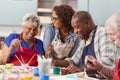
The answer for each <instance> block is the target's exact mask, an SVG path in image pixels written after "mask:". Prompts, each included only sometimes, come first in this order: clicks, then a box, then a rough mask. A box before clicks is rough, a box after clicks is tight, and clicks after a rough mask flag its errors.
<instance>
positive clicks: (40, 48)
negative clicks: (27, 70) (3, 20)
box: [5, 33, 45, 60]
mask: <svg viewBox="0 0 120 80" xmlns="http://www.w3.org/2000/svg"><path fill="white" fill-rule="evenodd" d="M19 35H20V34H16V33H12V34H10V35H9V36H8V37H7V38H6V39H5V44H6V45H7V46H8V47H10V44H11V41H12V40H13V39H17V38H19ZM35 40H36V48H37V49H38V51H39V54H43V55H44V53H45V52H44V48H43V42H42V41H41V40H39V39H36V38H35ZM21 45H22V47H25V48H30V49H34V48H31V47H30V45H29V44H28V43H27V42H26V41H25V40H24V39H22V43H21ZM16 51H17V48H15V49H14V50H13V52H12V54H11V55H10V60H11V59H12V58H13V57H14V55H15V53H16Z"/></svg>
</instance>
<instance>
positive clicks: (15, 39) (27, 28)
mask: <svg viewBox="0 0 120 80" xmlns="http://www.w3.org/2000/svg"><path fill="white" fill-rule="evenodd" d="M39 25H40V19H39V17H38V16H37V15H36V14H33V13H28V14H27V15H26V16H25V17H24V18H23V31H22V32H21V33H20V34H16V33H12V34H10V35H9V36H8V37H7V38H6V40H5V44H4V46H3V54H2V56H1V57H0V64H6V63H13V64H14V65H16V66H20V65H21V64H28V65H30V66H37V65H38V62H37V54H43V53H44V49H43V43H42V41H41V40H39V39H36V38H35V36H36V34H37V32H38V27H39ZM43 55H44V54H43Z"/></svg>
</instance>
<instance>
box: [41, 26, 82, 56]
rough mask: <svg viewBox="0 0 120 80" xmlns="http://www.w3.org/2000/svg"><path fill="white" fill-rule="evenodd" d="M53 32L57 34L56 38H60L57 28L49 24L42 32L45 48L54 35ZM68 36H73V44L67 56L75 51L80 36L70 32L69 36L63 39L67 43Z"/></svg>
mask: <svg viewBox="0 0 120 80" xmlns="http://www.w3.org/2000/svg"><path fill="white" fill-rule="evenodd" d="M55 34H57V35H58V38H59V39H60V34H59V30H58V29H56V28H55V27H54V26H53V25H51V24H50V25H49V26H48V27H47V29H46V30H45V33H44V38H43V45H44V49H45V48H46V46H47V45H49V44H51V42H52V40H53V39H54V37H55ZM70 37H73V41H74V46H73V48H72V50H71V52H70V55H69V57H72V56H73V54H74V53H75V52H76V50H77V48H78V47H79V44H78V43H79V42H80V38H79V36H78V35H77V34H75V33H73V32H70V36H69V37H68V38H67V39H66V40H65V43H68V42H69V41H70Z"/></svg>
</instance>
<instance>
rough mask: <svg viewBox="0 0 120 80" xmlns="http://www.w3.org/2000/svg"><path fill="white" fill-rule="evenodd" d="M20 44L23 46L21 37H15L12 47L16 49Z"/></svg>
mask: <svg viewBox="0 0 120 80" xmlns="http://www.w3.org/2000/svg"><path fill="white" fill-rule="evenodd" d="M18 46H20V47H21V41H20V40H19V39H13V40H12V42H11V44H10V49H12V50H13V49H14V48H16V47H18Z"/></svg>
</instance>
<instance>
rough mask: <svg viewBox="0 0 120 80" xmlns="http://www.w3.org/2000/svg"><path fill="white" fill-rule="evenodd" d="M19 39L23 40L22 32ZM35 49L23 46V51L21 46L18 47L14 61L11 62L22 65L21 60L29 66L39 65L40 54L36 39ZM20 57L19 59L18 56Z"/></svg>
mask: <svg viewBox="0 0 120 80" xmlns="http://www.w3.org/2000/svg"><path fill="white" fill-rule="evenodd" d="M19 39H20V40H21V41H22V34H20V36H19ZM33 48H34V49H33V50H32V49H30V48H25V47H22V49H23V51H22V50H21V48H20V46H19V47H18V49H17V51H16V53H15V55H14V57H13V59H12V61H11V62H10V63H13V64H14V65H15V66H21V63H20V61H21V62H22V63H23V64H28V65H29V66H37V65H38V61H37V55H38V53H39V52H38V50H37V46H36V41H35V40H34V47H33ZM16 56H17V57H18V58H19V60H20V61H19V60H18V59H17V57H16Z"/></svg>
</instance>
